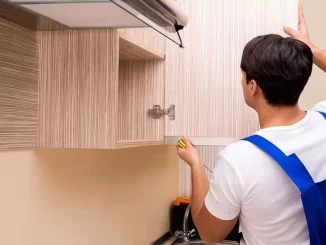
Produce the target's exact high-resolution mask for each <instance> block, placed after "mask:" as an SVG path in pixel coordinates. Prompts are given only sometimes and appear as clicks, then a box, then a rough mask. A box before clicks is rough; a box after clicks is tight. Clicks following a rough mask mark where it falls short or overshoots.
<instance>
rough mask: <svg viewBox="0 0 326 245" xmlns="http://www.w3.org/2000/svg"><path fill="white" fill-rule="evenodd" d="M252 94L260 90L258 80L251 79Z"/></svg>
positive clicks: (250, 89)
mask: <svg viewBox="0 0 326 245" xmlns="http://www.w3.org/2000/svg"><path fill="white" fill-rule="evenodd" d="M248 86H249V91H250V94H251V95H252V96H253V95H255V94H256V93H257V92H258V88H259V87H258V84H257V82H256V80H254V79H251V80H250V81H249V83H248Z"/></svg>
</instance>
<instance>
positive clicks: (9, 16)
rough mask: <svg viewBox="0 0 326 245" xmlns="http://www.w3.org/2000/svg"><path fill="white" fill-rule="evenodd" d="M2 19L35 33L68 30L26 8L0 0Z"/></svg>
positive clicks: (0, 15) (0, 16)
mask: <svg viewBox="0 0 326 245" xmlns="http://www.w3.org/2000/svg"><path fill="white" fill-rule="evenodd" d="M0 18H1V19H3V20H6V21H9V22H12V23H15V24H17V25H20V26H23V27H25V28H28V29H31V30H34V31H45V30H47V31H54V30H66V29H68V28H67V27H66V26H64V25H62V24H59V23H58V22H55V21H53V20H51V19H49V18H47V17H44V16H41V15H37V14H35V13H32V12H30V11H29V10H25V9H24V8H22V7H20V6H18V5H15V4H10V3H8V2H6V1H4V0H0Z"/></svg>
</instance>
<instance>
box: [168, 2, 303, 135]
mask: <svg viewBox="0 0 326 245" xmlns="http://www.w3.org/2000/svg"><path fill="white" fill-rule="evenodd" d="M178 3H179V5H181V6H182V8H183V9H186V10H187V11H188V13H189V24H188V26H187V27H186V28H185V29H184V30H183V31H182V32H181V35H182V38H183V41H184V46H185V49H180V48H178V46H176V45H174V44H173V43H170V42H167V51H166V87H165V93H166V101H165V105H169V104H175V105H176V120H175V121H169V120H168V119H166V132H165V135H166V136H176V135H189V136H208V137H214V136H217V137H243V136H246V135H249V134H252V133H253V132H254V131H256V130H258V128H259V127H258V120H257V117H256V115H255V113H254V112H253V110H251V109H249V108H248V107H247V106H246V105H245V103H244V101H243V95H242V88H241V72H240V68H239V66H240V59H241V54H242V50H243V47H244V45H245V44H246V43H247V42H248V41H249V40H250V39H252V38H253V37H255V36H257V35H259V34H266V33H280V34H283V29H282V28H283V26H284V25H290V26H292V27H294V28H296V27H297V22H298V21H297V9H298V0H287V1H284V0H265V1H261V0H246V1H243V0H219V1H216V0H205V1H200V0H194V1H189V0H178Z"/></svg>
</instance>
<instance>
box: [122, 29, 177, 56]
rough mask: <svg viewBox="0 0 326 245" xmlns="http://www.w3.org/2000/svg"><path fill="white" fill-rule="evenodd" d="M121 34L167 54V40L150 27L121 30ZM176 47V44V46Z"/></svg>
mask: <svg viewBox="0 0 326 245" xmlns="http://www.w3.org/2000/svg"><path fill="white" fill-rule="evenodd" d="M119 31H120V33H122V34H126V35H127V36H130V37H131V38H133V39H135V40H136V41H138V42H140V43H143V44H144V45H146V46H148V47H150V48H152V49H154V50H156V51H157V52H160V53H163V54H165V46H166V42H169V41H167V40H166V38H165V37H164V36H163V35H161V34H160V33H158V32H157V31H155V30H154V29H152V28H150V27H148V28H147V27H145V28H124V29H119ZM174 45H176V44H174Z"/></svg>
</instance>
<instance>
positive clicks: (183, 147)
mask: <svg viewBox="0 0 326 245" xmlns="http://www.w3.org/2000/svg"><path fill="white" fill-rule="evenodd" d="M190 144H191V145H192V146H193V147H195V146H194V145H193V144H192V143H191V142H190ZM177 145H178V146H179V147H180V148H181V149H186V148H187V146H186V144H185V142H183V140H179V141H178V142H177ZM204 167H205V168H206V169H207V170H208V171H209V172H211V173H213V171H212V170H210V169H209V168H208V167H207V166H206V165H205V164H204Z"/></svg>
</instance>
